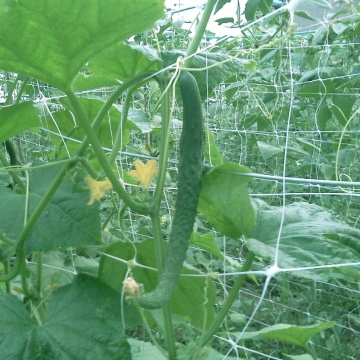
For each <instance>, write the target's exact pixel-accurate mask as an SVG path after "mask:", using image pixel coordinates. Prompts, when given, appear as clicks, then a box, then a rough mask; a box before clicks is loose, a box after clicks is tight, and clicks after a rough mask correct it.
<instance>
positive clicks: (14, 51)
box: [0, 0, 164, 90]
mask: <svg viewBox="0 0 360 360" xmlns="http://www.w3.org/2000/svg"><path fill="white" fill-rule="evenodd" d="M163 10H164V1H163V0H146V1H145V0H142V1H141V0H139V1H118V0H107V1H103V0H88V1H86V6H84V2H83V1H73V0H32V1H31V2H28V1H26V0H18V1H13V0H3V1H2V2H1V7H0V23H1V30H0V69H3V70H6V71H11V72H15V73H21V74H24V75H27V76H30V77H34V78H37V79H39V80H42V81H44V82H48V83H50V84H52V85H54V86H56V87H58V88H60V89H62V90H66V89H68V88H69V86H70V84H71V81H72V80H73V78H74V77H75V75H76V74H77V73H78V71H79V70H80V69H81V68H82V67H83V66H84V64H85V63H86V62H87V61H88V60H90V59H91V58H92V57H93V56H95V55H97V54H99V53H100V52H101V51H102V50H105V49H106V48H108V47H110V46H111V45H114V44H116V43H118V42H120V41H121V40H124V39H126V38H127V37H129V36H132V35H135V34H137V33H140V32H142V31H144V30H146V29H148V28H151V27H153V26H154V23H155V21H156V20H157V19H159V18H161V17H162V16H163Z"/></svg>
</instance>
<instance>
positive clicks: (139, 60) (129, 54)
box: [73, 44, 162, 91]
mask: <svg viewBox="0 0 360 360" xmlns="http://www.w3.org/2000/svg"><path fill="white" fill-rule="evenodd" d="M161 66H162V60H161V59H160V58H159V56H158V54H157V52H156V51H155V50H154V49H152V48H150V47H146V46H139V45H123V44H116V45H114V46H112V47H111V48H109V49H106V50H105V51H103V52H102V53H100V54H99V55H96V56H95V57H94V58H92V59H91V60H90V61H89V62H88V64H87V65H86V68H85V72H81V73H80V74H79V76H78V77H77V78H76V80H75V82H74V86H73V87H74V89H75V90H77V91H80V90H81V91H83V90H89V89H96V88H101V87H105V86H116V85H119V81H126V80H129V79H130V78H132V77H133V76H135V75H137V74H139V73H141V72H144V71H151V70H153V71H155V70H160V68H161Z"/></svg>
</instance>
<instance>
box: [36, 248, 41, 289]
mask: <svg viewBox="0 0 360 360" xmlns="http://www.w3.org/2000/svg"><path fill="white" fill-rule="evenodd" d="M42 264H43V254H42V252H41V251H37V252H36V286H35V289H36V292H37V293H38V294H40V293H41V283H42Z"/></svg>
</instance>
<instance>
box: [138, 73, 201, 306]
mask: <svg viewBox="0 0 360 360" xmlns="http://www.w3.org/2000/svg"><path fill="white" fill-rule="evenodd" d="M179 83H180V91H181V96H182V101H183V127H182V132H181V137H180V155H179V166H178V193H177V197H176V203H175V214H174V218H173V223H172V228H171V231H170V236H169V243H168V247H167V251H166V255H165V262H164V267H163V269H162V272H161V273H160V276H159V282H158V285H157V287H156V288H155V289H154V290H153V291H151V292H149V293H145V294H143V295H140V296H138V297H134V300H135V302H136V303H137V304H139V305H140V306H141V307H144V308H147V309H156V308H160V307H161V306H163V305H164V304H166V303H167V302H169V301H170V299H171V297H172V295H173V293H174V291H175V289H176V286H177V283H178V279H179V276H180V272H181V269H182V266H183V263H184V260H185V257H186V250H187V248H188V246H189V240H190V236H191V233H192V231H193V226H194V222H195V218H196V214H197V205H198V201H199V196H200V185H201V176H202V166H203V152H204V149H203V148H204V123H203V113H202V107H201V99H200V93H199V89H198V86H197V83H196V80H195V78H194V77H193V76H192V75H191V74H190V73H188V72H186V71H182V73H181V75H180V79H179Z"/></svg>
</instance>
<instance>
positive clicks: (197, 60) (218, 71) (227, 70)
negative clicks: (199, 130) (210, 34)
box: [162, 50, 251, 99]
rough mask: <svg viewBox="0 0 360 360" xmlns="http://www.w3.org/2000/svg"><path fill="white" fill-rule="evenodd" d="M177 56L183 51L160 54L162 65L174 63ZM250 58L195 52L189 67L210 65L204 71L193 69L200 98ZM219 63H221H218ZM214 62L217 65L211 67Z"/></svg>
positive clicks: (183, 54) (195, 67) (248, 61)
mask: <svg viewBox="0 0 360 360" xmlns="http://www.w3.org/2000/svg"><path fill="white" fill-rule="evenodd" d="M179 56H185V52H183V51H179V50H175V51H167V52H164V53H163V54H162V58H163V60H164V66H165V67H166V66H170V65H173V64H175V63H176V60H177V58H178V57H179ZM250 62H251V60H246V59H234V58H231V57H230V56H228V55H224V54H216V53H197V54H196V55H195V56H194V57H193V61H192V63H191V67H192V68H194V69H204V68H207V67H210V68H209V69H207V70H206V71H205V70H204V71H194V72H193V73H192V74H193V75H194V77H195V79H196V81H197V83H198V86H199V91H200V95H201V97H202V99H207V98H208V96H209V93H211V92H212V91H213V90H214V89H215V87H216V86H218V85H219V84H220V83H221V82H222V81H223V80H225V79H227V78H228V77H230V76H231V75H232V74H237V73H238V72H239V69H241V68H244V67H245V66H246V64H248V63H250ZM220 63H221V64H220ZM215 64H219V66H215V67H211V66H213V65H215Z"/></svg>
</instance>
